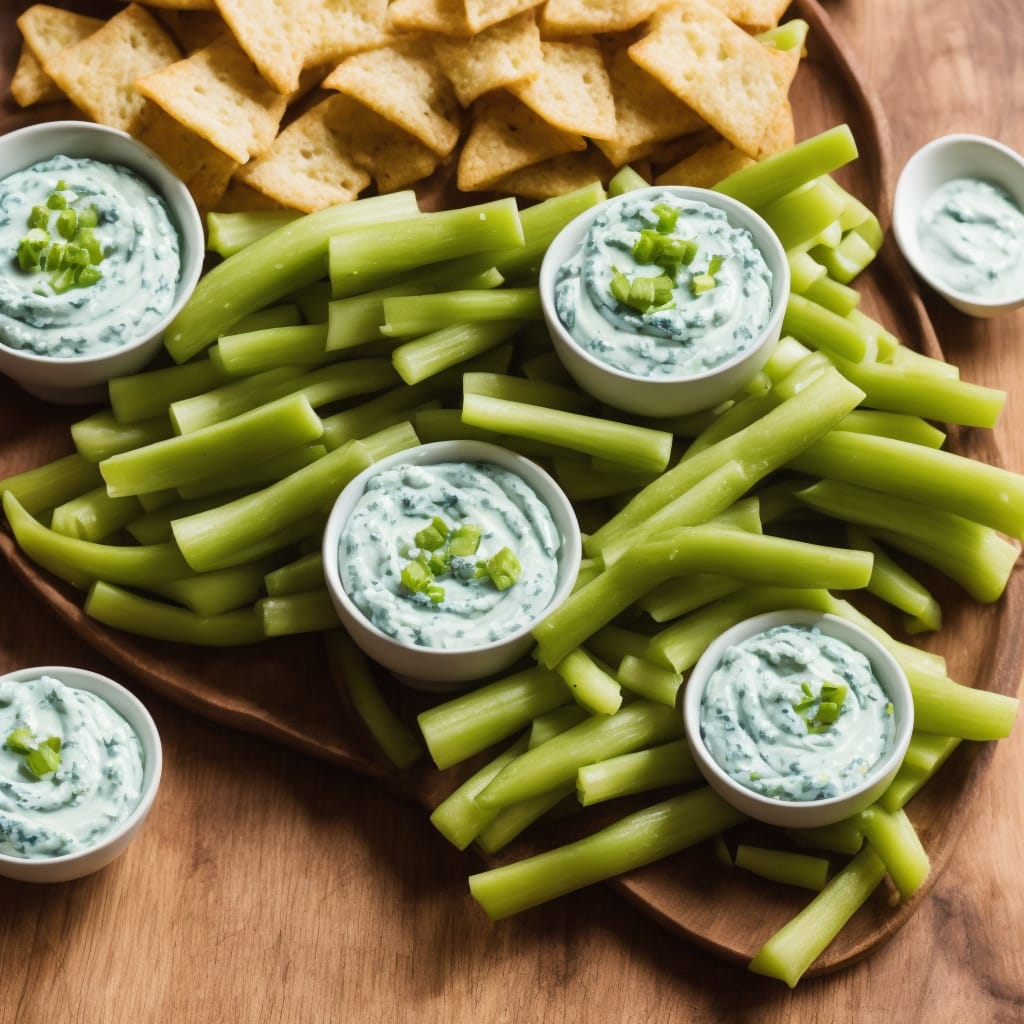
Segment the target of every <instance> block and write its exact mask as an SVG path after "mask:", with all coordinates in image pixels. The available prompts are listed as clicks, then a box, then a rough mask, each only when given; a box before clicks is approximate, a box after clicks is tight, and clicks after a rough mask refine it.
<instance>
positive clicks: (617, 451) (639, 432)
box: [462, 394, 672, 472]
mask: <svg viewBox="0 0 1024 1024" xmlns="http://www.w3.org/2000/svg"><path fill="white" fill-rule="evenodd" d="M462 418H463V420H464V421H465V422H466V423H468V424H470V425H471V426H477V427H484V428H486V429H488V430H494V431H495V432H496V433H499V434H511V435H513V436H515V437H526V438H531V439H533V440H536V441H550V442H554V443H556V444H561V445H564V446H565V447H566V448H570V449H572V450H573V451H580V452H584V453H586V454H588V455H596V456H600V457H601V458H604V459H608V460H609V461H612V462H615V463H620V464H622V465H623V466H629V467H632V468H634V469H637V470H652V471H655V472H661V471H662V470H664V469H665V467H666V466H667V465H668V460H669V457H670V456H671V454H672V435H671V434H670V433H668V432H667V431H663V430H652V429H650V428H647V427H636V426H633V425H632V424H629V423H623V422H619V421H616V420H607V419H602V418H600V417H597V416H585V415H582V414H580V413H572V412H564V411H562V410H560V409H548V408H545V407H543V406H535V405H530V404H528V403H526V402H509V401H505V400H504V399H500V398H487V397H485V396H483V395H473V394H467V395H464V397H463V404H462Z"/></svg>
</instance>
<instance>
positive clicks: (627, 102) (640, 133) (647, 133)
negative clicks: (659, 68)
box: [597, 34, 705, 167]
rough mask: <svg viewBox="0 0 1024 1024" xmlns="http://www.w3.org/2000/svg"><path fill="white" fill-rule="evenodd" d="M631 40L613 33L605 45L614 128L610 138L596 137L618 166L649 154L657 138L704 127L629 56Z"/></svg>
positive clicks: (632, 38) (659, 140) (684, 106)
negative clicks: (613, 112) (613, 107)
mask: <svg viewBox="0 0 1024 1024" xmlns="http://www.w3.org/2000/svg"><path fill="white" fill-rule="evenodd" d="M633 41H635V39H634V37H633V36H632V35H629V34H624V35H616V36H611V37H609V39H608V41H607V43H606V46H605V65H606V67H607V68H608V77H609V80H610V81H611V86H612V96H613V97H614V99H615V123H616V131H615V137H614V138H613V139H599V140H597V144H598V146H599V147H600V149H601V150H602V152H603V153H604V154H605V156H607V157H608V159H609V160H610V161H611V162H612V163H613V164H614V165H615V166H617V167H622V166H623V165H625V164H628V163H633V162H634V161H635V160H637V159H640V158H641V157H644V156H647V155H649V154H650V153H651V152H652V151H653V149H654V147H655V145H656V144H657V143H659V142H665V141H667V140H668V139H674V138H677V137H678V136H680V135H688V134H690V133H691V132H695V131H699V130H700V129H701V128H703V127H705V122H704V120H703V119H702V118H701V116H700V115H699V114H698V113H697V112H696V111H695V110H693V109H692V108H691V107H688V106H687V105H686V104H685V103H683V102H682V100H680V99H677V98H676V97H675V96H673V95H672V93H670V92H669V91H668V89H666V88H665V87H664V86H663V85H662V84H661V83H660V82H659V81H658V80H657V79H656V78H652V77H651V75H649V74H648V73H647V72H646V71H644V70H643V68H641V67H640V66H639V65H638V64H636V63H635V62H634V61H633V60H632V59H631V58H630V56H629V53H628V48H629V46H630V44H631V43H632V42H633Z"/></svg>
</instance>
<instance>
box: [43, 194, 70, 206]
mask: <svg viewBox="0 0 1024 1024" xmlns="http://www.w3.org/2000/svg"><path fill="white" fill-rule="evenodd" d="M46 205H47V206H48V207H49V208H50V209H51V210H63V209H65V208H66V207H67V205H68V201H67V200H66V199H65V198H64V197H63V196H62V195H61V194H60V193H59V192H51V193H50V195H49V196H47V199H46Z"/></svg>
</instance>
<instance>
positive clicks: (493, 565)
mask: <svg viewBox="0 0 1024 1024" xmlns="http://www.w3.org/2000/svg"><path fill="white" fill-rule="evenodd" d="M486 570H487V575H488V576H490V577H491V580H492V581H493V582H494V585H495V586H496V587H497V588H498V589H499V590H508V588H509V587H511V586H512V584H513V583H515V582H517V581H518V579H519V577H520V575H521V574H522V571H523V567H522V565H521V564H520V563H519V559H518V558H517V557H516V554H515V552H514V551H513V550H512V549H511V548H508V547H505V548H502V549H501V550H500V551H499V552H498V553H497V554H496V555H494V556H492V557H491V558H489V559H488V560H487V565H486Z"/></svg>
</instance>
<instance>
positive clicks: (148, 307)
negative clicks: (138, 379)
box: [0, 156, 181, 358]
mask: <svg viewBox="0 0 1024 1024" xmlns="http://www.w3.org/2000/svg"><path fill="white" fill-rule="evenodd" d="M58 185H64V186H65V187H64V188H61V189H58ZM58 191H59V192H60V193H61V195H62V196H63V197H64V198H65V200H66V202H67V203H68V205H69V206H70V208H71V209H73V210H76V211H77V212H79V213H80V212H83V211H85V210H88V209H89V208H93V207H94V208H95V210H96V214H97V224H96V226H95V227H94V228H92V229H91V230H92V233H93V235H94V236H95V239H96V241H97V242H98V243H99V245H100V247H101V248H102V252H103V259H102V262H101V263H99V264H98V265H97V267H98V269H99V271H100V273H101V275H102V276H100V278H99V280H97V281H96V282H95V283H93V284H90V285H88V286H86V287H71V288H68V289H67V290H64V291H58V290H55V289H54V287H53V285H52V274H51V273H50V272H48V271H47V270H45V269H42V270H35V269H33V270H25V269H23V268H22V266H21V265H20V264H19V262H18V258H17V253H18V245H19V242H21V240H22V239H23V238H24V237H25V236H26V233H27V231H28V230H29V226H28V225H29V218H30V216H31V214H32V210H33V208H34V207H41V208H45V207H46V204H47V200H48V199H49V197H50V196H51V195H52V194H53V193H54V192H58ZM58 213H59V211H58V210H54V211H52V215H51V217H50V221H49V224H48V226H47V227H46V229H45V230H46V231H47V232H48V233H49V235H50V236H51V238H52V239H53V240H54V241H55V242H57V243H61V242H63V241H64V239H62V238H61V237H60V236H59V234H58V233H57V231H56V219H57V215H58ZM179 249H180V241H179V237H178V232H177V229H176V228H175V226H174V224H173V222H172V220H171V217H170V215H169V213H168V211H167V207H166V205H165V204H164V201H163V199H161V198H160V196H158V195H157V194H156V193H155V192H154V191H153V189H152V188H151V187H150V186H149V185H148V184H146V182H144V181H143V180H142V179H141V178H140V177H139V176H138V175H137V174H135V173H134V172H133V171H131V170H129V169H128V168H126V167H122V166H119V165H116V164H107V163H101V162H99V161H96V160H86V159H77V158H71V157H66V156H55V157H52V158H50V159H49V160H44V161H41V162H39V163H36V164H33V165H32V166H31V167H28V168H26V169H25V170H22V171H18V172H16V173H15V174H11V175H9V176H8V177H6V178H4V179H3V180H2V181H0V344H4V345H7V346H8V347H10V348H15V349H21V350H24V351H28V352H32V353H35V354H36V355H41V356H53V357H58V358H74V357H76V356H87V355H94V354H98V353H101V352H105V351H108V350H110V349H116V348H120V347H121V346H123V345H125V344H128V343H129V342H132V341H134V340H136V339H137V338H138V337H139V335H140V334H145V333H146V332H147V331H148V330H149V329H150V328H151V327H153V326H155V325H156V324H157V323H159V322H160V320H161V319H162V318H163V317H164V316H165V315H166V314H167V312H168V311H169V310H170V308H171V306H172V304H173V303H174V298H175V288H176V285H177V282H178V279H179V276H180V272H181V259H180V252H179Z"/></svg>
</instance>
